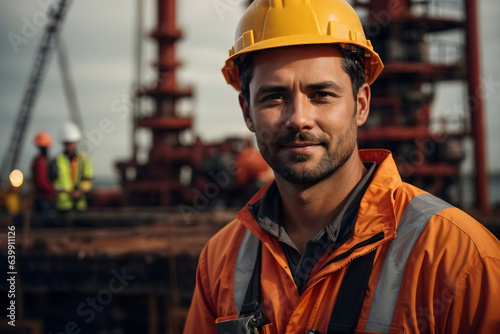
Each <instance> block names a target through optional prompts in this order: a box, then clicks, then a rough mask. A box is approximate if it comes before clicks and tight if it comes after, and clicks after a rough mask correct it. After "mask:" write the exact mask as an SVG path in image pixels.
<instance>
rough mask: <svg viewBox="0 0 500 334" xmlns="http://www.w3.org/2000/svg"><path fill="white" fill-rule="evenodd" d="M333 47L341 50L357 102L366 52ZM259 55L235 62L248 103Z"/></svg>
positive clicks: (363, 76)
mask: <svg viewBox="0 0 500 334" xmlns="http://www.w3.org/2000/svg"><path fill="white" fill-rule="evenodd" d="M331 46H332V47H333V48H335V49H337V50H339V51H340V52H341V53H342V55H343V56H344V59H343V61H342V69H343V70H344V71H345V72H346V73H347V75H349V78H351V86H352V94H353V97H354V99H355V100H356V96H357V95H358V91H359V88H360V87H361V86H362V85H363V84H364V83H365V81H366V72H365V68H364V66H363V61H362V59H361V57H360V56H359V55H363V54H364V50H363V49H362V48H359V47H355V46H353V48H354V50H347V49H345V48H343V47H342V46H341V45H339V44H332V45H331ZM257 53H258V51H257V52H251V53H247V54H246V55H245V56H244V57H243V59H242V58H237V59H236V60H235V62H236V65H237V66H238V69H239V75H240V81H241V94H242V95H243V97H244V98H245V99H246V100H247V101H250V81H252V77H253V64H254V58H255V55H256V54H257Z"/></svg>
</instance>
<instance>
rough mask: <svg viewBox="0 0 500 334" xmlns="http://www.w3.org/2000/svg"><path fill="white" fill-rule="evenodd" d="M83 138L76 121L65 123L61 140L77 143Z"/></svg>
mask: <svg viewBox="0 0 500 334" xmlns="http://www.w3.org/2000/svg"><path fill="white" fill-rule="evenodd" d="M81 139H82V133H81V132H80V129H78V127H77V126H76V124H75V123H72V122H68V123H66V124H64V126H63V128H62V131H61V141H62V142H63V143H76V142H79V141H80V140H81Z"/></svg>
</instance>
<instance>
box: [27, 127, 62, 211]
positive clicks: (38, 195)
mask: <svg viewBox="0 0 500 334" xmlns="http://www.w3.org/2000/svg"><path fill="white" fill-rule="evenodd" d="M33 143H34V144H35V146H36V147H38V155H37V156H36V157H35V158H34V159H33V163H32V168H31V171H32V175H33V186H34V194H35V198H34V209H35V212H37V213H38V214H39V215H40V216H41V217H42V218H48V217H49V215H50V211H51V210H52V209H53V208H54V195H55V192H56V191H55V189H54V186H53V185H52V182H51V180H50V179H49V160H48V157H47V156H48V150H49V147H50V146H52V137H51V136H50V133H48V132H46V131H40V132H38V133H37V134H36V135H35V137H34V138H33Z"/></svg>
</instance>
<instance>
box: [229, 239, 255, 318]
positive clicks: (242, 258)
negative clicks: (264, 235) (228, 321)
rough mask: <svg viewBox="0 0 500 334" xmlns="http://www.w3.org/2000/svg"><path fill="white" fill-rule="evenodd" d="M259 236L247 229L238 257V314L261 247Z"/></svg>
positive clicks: (235, 293)
mask: <svg viewBox="0 0 500 334" xmlns="http://www.w3.org/2000/svg"><path fill="white" fill-rule="evenodd" d="M259 241H260V240H259V238H257V237H256V236H255V235H254V234H253V233H252V232H250V231H249V230H246V232H245V235H244V236H243V240H242V241H241V245H240V249H239V251H238V258H237V259H236V268H235V270H234V289H233V291H234V304H235V305H236V314H240V309H241V305H242V304H243V300H244V299H245V294H246V292H247V288H248V283H249V282H250V279H252V273H253V269H254V267H255V261H256V260H257V253H258V249H259Z"/></svg>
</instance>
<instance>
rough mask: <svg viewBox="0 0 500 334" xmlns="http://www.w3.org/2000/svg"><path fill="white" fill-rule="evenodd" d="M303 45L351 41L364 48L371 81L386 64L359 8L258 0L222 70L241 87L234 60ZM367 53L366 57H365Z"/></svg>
mask: <svg viewBox="0 0 500 334" xmlns="http://www.w3.org/2000/svg"><path fill="white" fill-rule="evenodd" d="M304 44H350V45H356V46H359V47H361V48H363V49H364V50H365V54H364V55H361V56H362V57H361V58H362V59H364V66H365V71H366V75H367V78H366V80H367V82H368V83H369V84H372V83H373V82H374V81H375V79H376V78H377V76H378V75H379V74H380V72H381V71H382V69H383V68H384V65H383V63H382V60H381V59H380V57H379V55H378V53H376V52H375V51H374V50H373V46H372V44H371V43H370V41H369V40H367V39H366V37H365V34H364V32H363V26H362V25H361V22H360V20H359V17H358V15H357V14H356V11H355V10H354V9H353V8H352V7H351V5H349V4H348V3H347V2H346V1H344V0H255V1H254V2H253V3H252V4H251V5H250V6H249V7H248V9H247V11H246V12H245V13H244V14H243V17H242V18H241V20H240V22H239V24H238V27H237V29H236V36H235V43H234V46H233V47H232V48H231V50H229V58H228V59H227V60H226V64H225V66H224V67H223V68H222V73H223V74H224V77H225V78H226V81H227V83H228V84H230V85H232V86H233V87H234V88H236V90H238V91H239V90H241V82H240V78H239V73H238V66H237V65H235V63H234V60H235V59H237V58H238V57H241V56H242V55H245V54H247V53H250V52H254V51H258V50H265V49H271V48H277V47H283V46H292V45H304ZM363 56H364V57H363Z"/></svg>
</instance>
